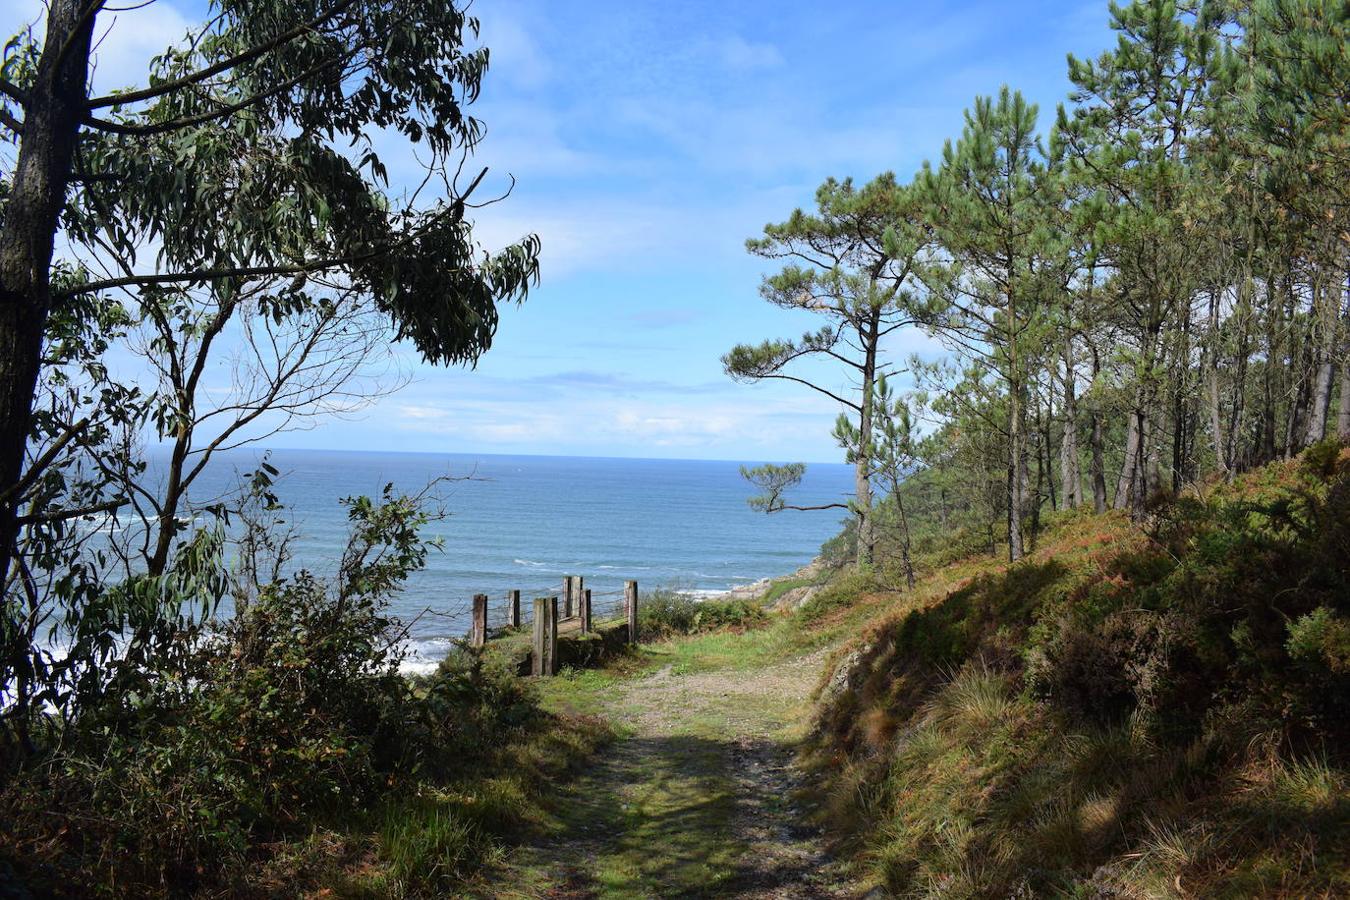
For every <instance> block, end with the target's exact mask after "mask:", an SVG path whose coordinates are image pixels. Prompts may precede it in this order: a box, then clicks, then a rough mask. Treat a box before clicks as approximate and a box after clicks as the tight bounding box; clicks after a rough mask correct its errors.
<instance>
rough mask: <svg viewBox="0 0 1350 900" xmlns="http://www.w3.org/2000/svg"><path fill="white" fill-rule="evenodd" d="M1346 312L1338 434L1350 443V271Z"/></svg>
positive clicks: (1346, 276) (1337, 416)
mask: <svg viewBox="0 0 1350 900" xmlns="http://www.w3.org/2000/svg"><path fill="white" fill-rule="evenodd" d="M1344 291H1345V311H1344V313H1343V314H1342V316H1341V403H1340V408H1339V409H1338V410H1337V411H1336V434H1337V435H1338V436H1339V437H1340V439H1341V440H1343V441H1350V271H1347V272H1346V275H1345V285H1344Z"/></svg>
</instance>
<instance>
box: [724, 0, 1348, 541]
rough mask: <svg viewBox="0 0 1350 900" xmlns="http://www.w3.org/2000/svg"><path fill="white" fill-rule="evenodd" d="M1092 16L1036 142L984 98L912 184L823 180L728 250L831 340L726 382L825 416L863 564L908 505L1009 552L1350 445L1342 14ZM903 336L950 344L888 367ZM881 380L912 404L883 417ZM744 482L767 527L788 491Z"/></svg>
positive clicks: (1315, 6)
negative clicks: (1094, 47) (1200, 487)
mask: <svg viewBox="0 0 1350 900" xmlns="http://www.w3.org/2000/svg"><path fill="white" fill-rule="evenodd" d="M1110 21H1111V27H1112V28H1113V30H1114V31H1115V33H1116V35H1117V42H1116V46H1115V47H1114V48H1112V49H1110V50H1108V51H1106V52H1104V53H1103V54H1101V56H1100V57H1098V58H1097V59H1093V60H1087V59H1078V58H1076V57H1074V56H1072V55H1071V56H1070V57H1069V61H1068V65H1069V76H1070V79H1071V81H1072V83H1073V85H1074V89H1073V91H1072V92H1071V94H1070V96H1069V97H1068V99H1067V101H1066V102H1065V103H1063V104H1061V105H1060V107H1059V109H1058V111H1057V113H1056V115H1055V117H1054V119H1053V121H1052V122H1051V125H1050V128H1049V131H1048V133H1044V134H1043V133H1042V132H1040V131H1038V126H1039V118H1040V117H1039V116H1038V110H1037V108H1036V106H1035V105H1033V104H1029V103H1027V102H1026V101H1025V100H1024V99H1023V98H1022V96H1021V94H1020V93H1018V92H1016V91H1014V90H1011V89H1009V88H1008V87H1004V88H1003V89H1001V90H1000V91H999V93H998V94H997V95H996V96H992V97H978V98H976V100H975V103H974V106H973V107H972V108H971V109H969V110H967V112H966V116H965V127H964V128H963V130H962V133H961V134H960V136H959V137H957V138H955V139H953V140H949V141H947V142H946V144H945V145H944V147H943V148H942V152H941V155H940V156H939V157H938V158H937V159H936V160H935V161H933V162H930V163H925V164H924V166H923V168H922V169H921V171H919V172H918V173H917V174H916V175H915V176H914V177H913V178H912V179H911V180H910V181H908V182H903V181H901V180H899V179H897V178H896V177H895V176H894V175H892V174H890V173H886V174H884V175H881V176H880V177H878V178H875V179H873V180H872V181H870V182H868V183H866V184H863V185H857V184H855V183H854V182H853V181H852V180H850V179H845V180H843V181H836V180H834V179H830V180H828V181H827V182H825V184H824V185H822V186H821V188H820V189H819V190H818V191H817V194H816V209H815V210H814V211H813V212H804V211H802V210H797V211H795V212H793V214H792V215H791V216H790V217H789V218H788V219H787V220H786V221H785V222H783V223H781V224H776V225H769V226H766V228H765V233H764V237H763V238H759V239H755V240H751V241H750V242H749V249H750V251H751V252H752V253H755V254H758V255H761V256H764V257H767V258H774V259H783V260H785V265H784V267H783V269H782V270H781V271H779V272H777V273H775V274H773V275H770V276H769V277H767V278H766V279H765V281H764V285H763V288H762V291H761V292H762V294H763V295H764V297H765V298H766V299H767V300H769V301H770V302H772V303H774V304H775V305H777V306H780V307H783V308H787V309H799V310H806V311H809V312H812V313H815V314H817V315H820V316H821V317H822V319H824V320H825V322H826V324H825V325H824V326H823V327H822V328H821V329H819V330H818V331H813V332H809V333H807V334H806V335H804V336H803V337H802V338H801V339H799V340H795V341H768V342H765V343H763V344H760V345H745V346H738V347H736V348H734V349H733V350H732V351H731V352H730V353H728V354H727V355H726V356H725V357H724V358H723V363H724V366H725V368H726V370H727V372H728V373H729V374H730V375H731V376H732V377H733V378H736V379H738V380H745V381H759V380H762V379H787V380H792V381H796V382H799V383H802V384H805V385H807V386H809V387H811V388H812V389H814V390H816V391H819V392H822V393H824V394H827V395H829V396H830V397H833V398H834V399H836V400H838V401H839V403H840V404H841V405H842V406H843V408H844V413H843V414H842V415H841V417H840V421H839V423H838V425H837V427H836V430H835V435H836V437H837V438H838V439H839V441H840V443H841V445H842V446H843V447H844V449H845V452H846V456H847V459H848V461H849V462H850V463H852V464H854V465H855V466H856V469H857V485H858V486H857V490H856V493H855V496H854V497H853V498H852V499H851V500H850V502H849V506H850V507H851V509H852V512H853V524H852V525H851V529H852V531H853V533H854V534H855V554H856V559H857V561H858V563H859V565H861V566H867V565H869V564H870V563H871V561H872V559H873V556H874V553H875V546H876V543H877V541H878V538H879V534H880V532H879V530H878V529H885V528H887V527H888V526H887V524H886V523H887V522H890V523H893V524H892V525H891V526H889V527H892V528H893V529H894V531H895V533H896V534H898V535H902V537H901V538H900V539H899V541H898V543H899V546H900V547H901V549H902V552H903V553H904V554H905V556H906V560H907V558H908V557H907V553H908V542H909V537H908V535H909V533H910V522H909V518H910V516H912V515H913V514H914V512H915V511H916V510H921V511H922V514H923V515H924V516H925V517H926V520H927V521H929V522H932V523H937V524H940V526H941V527H943V528H947V527H949V526H951V525H954V524H961V525H966V526H970V527H972V528H975V529H980V530H983V531H985V532H986V534H987V536H988V540H989V544H990V547H991V549H992V550H995V551H997V548H998V546H999V545H1003V546H1005V547H1006V552H1007V554H1008V556H1009V558H1010V559H1013V560H1016V559H1018V558H1020V557H1021V556H1022V555H1023V554H1024V552H1025V548H1026V546H1027V542H1028V541H1030V540H1034V537H1035V533H1036V531H1037V529H1038V527H1039V517H1040V514H1041V511H1042V510H1044V509H1072V508H1077V507H1079V506H1085V505H1089V504H1090V505H1091V506H1092V507H1093V508H1094V509H1096V510H1097V511H1104V510H1106V509H1107V508H1109V507H1115V508H1118V509H1124V510H1128V511H1129V512H1130V514H1131V515H1132V516H1134V517H1136V518H1140V517H1143V516H1144V515H1145V514H1146V512H1147V510H1148V508H1149V504H1150V502H1151V500H1153V499H1154V498H1157V497H1158V496H1160V495H1163V494H1166V493H1169V492H1177V491H1180V490H1182V489H1183V488H1184V487H1185V486H1187V485H1189V484H1193V483H1196V482H1199V481H1201V480H1203V479H1206V478H1209V477H1213V476H1216V475H1218V476H1226V475H1230V474H1232V473H1235V472H1239V471H1242V470H1244V469H1249V468H1251V467H1254V466H1258V465H1261V464H1264V463H1266V462H1269V461H1272V460H1276V459H1280V458H1287V457H1289V456H1291V455H1293V454H1296V453H1298V452H1299V451H1301V450H1302V449H1303V448H1306V447H1307V446H1309V445H1311V444H1313V443H1315V442H1317V441H1320V440H1322V439H1324V438H1325V437H1327V436H1330V435H1340V436H1342V437H1350V230H1348V226H1347V212H1348V210H1347V199H1348V197H1347V194H1348V192H1350V134H1348V132H1347V110H1346V99H1347V97H1350V50H1348V49H1347V47H1348V46H1350V40H1347V39H1348V38H1350V4H1346V3H1344V2H1338V0H1214V2H1193V3H1187V2H1173V0H1137V2H1133V3H1129V4H1125V5H1117V4H1114V3H1113V4H1111V7H1110ZM901 328H915V329H922V330H924V331H925V332H927V333H928V334H929V335H931V336H933V337H935V338H936V339H937V340H939V341H940V342H941V343H942V345H943V346H944V347H945V348H946V349H947V350H948V351H949V352H948V353H947V354H946V355H945V356H944V357H943V358H942V359H940V360H937V361H933V360H928V361H924V360H919V359H914V358H911V359H896V358H894V357H893V356H890V355H888V354H887V353H886V338H887V336H888V335H891V334H892V333H894V332H895V331H897V330H898V329H901ZM806 357H814V358H817V359H823V360H826V361H829V362H830V363H832V364H837V365H838V366H840V367H842V368H843V369H844V373H845V376H846V377H844V378H841V379H839V380H838V382H839V384H842V385H843V386H842V387H840V386H838V385H837V384H836V381H835V379H834V378H833V377H827V376H822V375H821V374H820V372H821V371H822V370H821V369H820V368H818V367H817V368H814V369H810V370H805V369H801V368H796V367H794V364H797V363H798V361H799V360H801V359H803V358H806ZM902 370H903V371H905V372H907V373H908V374H909V376H910V377H911V378H912V379H913V381H914V383H915V386H916V390H915V391H913V392H911V393H910V394H908V395H907V396H905V397H903V398H900V399H899V400H891V399H888V400H887V401H885V402H884V403H883V402H879V400H878V387H879V386H880V384H881V383H882V382H884V376H885V375H887V374H892V375H893V374H894V373H896V372H899V371H902ZM897 453H898V457H897ZM897 466H899V467H900V468H899V469H897ZM900 470H903V472H904V474H905V479H904V480H906V482H907V484H908V485H909V493H910V494H912V498H911V502H910V508H909V510H908V515H907V511H906V510H905V508H904V505H903V503H901V502H900V501H901V500H902V499H903V498H902V497H901V495H902V494H903V493H905V491H904V490H901V489H899V484H900V481H899V480H896V479H895V477H894V476H895V474H896V473H897V471H900ZM746 474H747V476H748V477H750V478H751V480H752V481H754V482H756V483H757V484H759V485H760V486H761V487H763V488H764V489H765V494H764V495H763V496H761V497H759V498H757V501H756V502H758V504H759V505H760V506H762V507H764V508H767V509H769V510H770V511H772V510H773V509H779V508H788V507H789V506H790V504H788V503H787V502H786V501H785V500H784V499H783V497H784V495H785V493H786V491H788V490H789V489H790V488H791V487H792V486H793V485H795V484H796V483H797V482H798V481H799V480H800V478H801V474H802V473H801V470H800V467H798V466H789V467H782V466H772V465H770V466H764V467H760V468H757V469H754V470H748V471H747V472H746ZM878 484H880V485H889V486H890V491H889V495H888V496H887V499H886V500H885V501H882V502H876V501H874V499H873V497H872V494H873V491H874V490H875V489H876V486H877V485H878ZM892 498H893V499H892ZM916 504H917V505H916ZM905 565H906V567H908V562H907V561H906V563H905Z"/></svg>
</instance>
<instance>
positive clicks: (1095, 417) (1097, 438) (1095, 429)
mask: <svg viewBox="0 0 1350 900" xmlns="http://www.w3.org/2000/svg"><path fill="white" fill-rule="evenodd" d="M1090 349H1091V350H1092V381H1093V383H1094V384H1095V383H1096V381H1097V376H1098V375H1100V374H1101V370H1102V364H1101V357H1100V356H1099V355H1098V353H1097V348H1096V347H1090ZM1090 409H1091V415H1092V432H1091V436H1090V437H1089V438H1088V444H1089V447H1088V449H1089V450H1090V451H1091V453H1092V461H1091V463H1090V464H1089V465H1090V466H1091V468H1092V511H1093V512H1095V513H1097V514H1098V515H1101V514H1102V513H1104V512H1106V436H1105V435H1104V434H1103V433H1102V431H1103V428H1102V411H1101V407H1100V406H1099V404H1098V401H1097V399H1096V398H1093V400H1092V405H1091V407H1090Z"/></svg>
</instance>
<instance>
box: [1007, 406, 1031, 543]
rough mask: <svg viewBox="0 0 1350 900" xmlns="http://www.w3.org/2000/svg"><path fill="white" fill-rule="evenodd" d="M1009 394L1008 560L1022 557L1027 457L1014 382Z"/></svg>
mask: <svg viewBox="0 0 1350 900" xmlns="http://www.w3.org/2000/svg"><path fill="white" fill-rule="evenodd" d="M1011 388H1012V389H1011V390H1010V391H1009V392H1008V402H1009V403H1011V404H1012V409H1011V410H1010V415H1009V417H1008V559H1009V560H1010V561H1012V562H1017V560H1019V559H1021V558H1022V505H1023V503H1024V502H1025V498H1026V478H1027V472H1026V468H1027V458H1026V454H1025V452H1024V450H1023V446H1022V444H1023V440H1022V430H1023V429H1022V388H1021V385H1019V384H1017V383H1016V382H1015V381H1014V383H1013V384H1012V385H1011Z"/></svg>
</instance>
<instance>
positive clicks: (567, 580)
mask: <svg viewBox="0 0 1350 900" xmlns="http://www.w3.org/2000/svg"><path fill="white" fill-rule="evenodd" d="M574 577H575V576H573V575H564V576H563V618H564V619H570V618H572V592H573V590H575V587H574V585H575V582H574V581H573V578H574Z"/></svg>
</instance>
